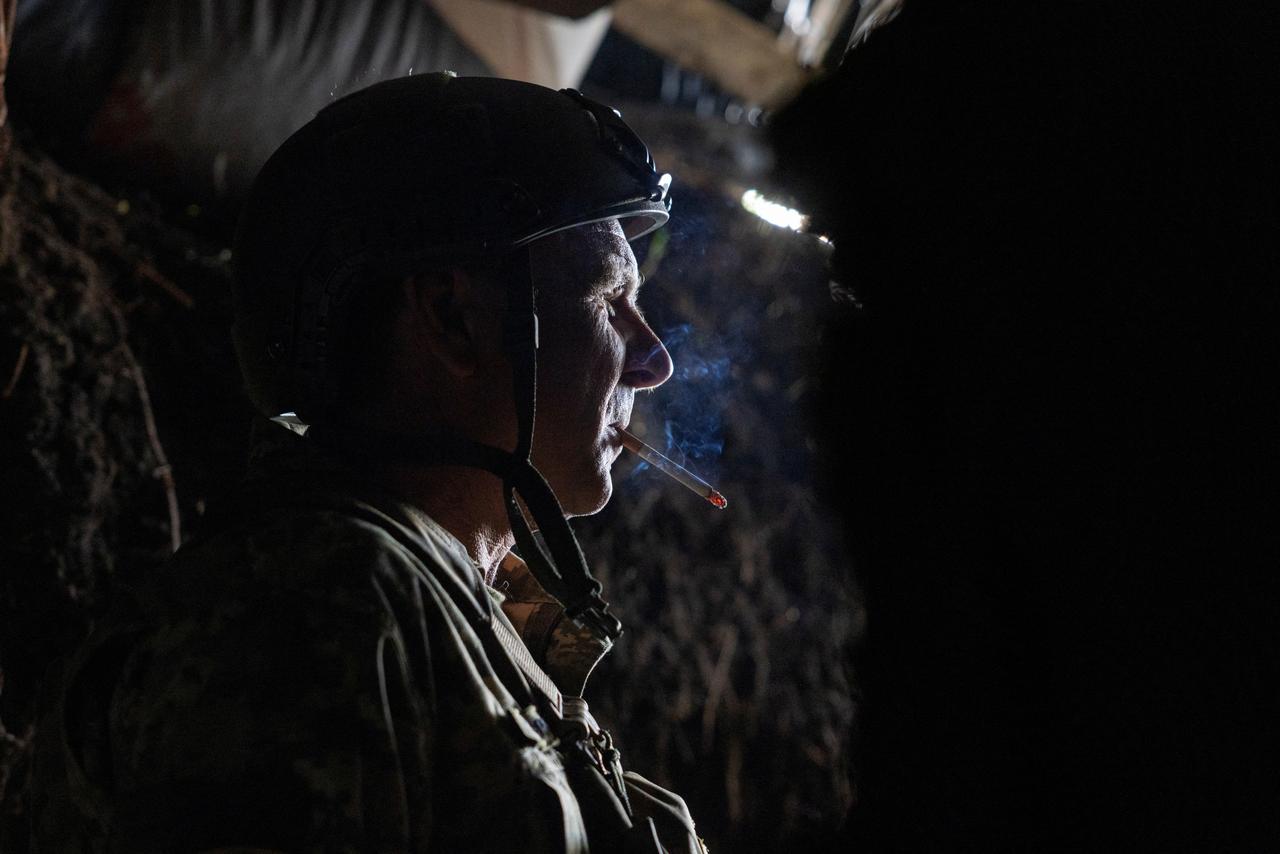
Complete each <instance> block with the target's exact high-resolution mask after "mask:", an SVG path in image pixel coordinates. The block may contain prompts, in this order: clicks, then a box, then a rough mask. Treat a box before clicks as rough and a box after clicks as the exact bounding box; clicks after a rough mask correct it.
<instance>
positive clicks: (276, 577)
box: [170, 492, 471, 591]
mask: <svg viewBox="0 0 1280 854" xmlns="http://www.w3.org/2000/svg"><path fill="white" fill-rule="evenodd" d="M470 566H471V565H470V560H469V558H468V557H467V555H466V554H465V551H464V550H463V549H462V547H461V544H459V543H458V542H457V541H456V540H454V539H453V538H452V537H451V536H450V535H448V533H447V532H445V531H444V530H443V529H441V528H439V526H437V525H434V524H430V525H427V524H417V523H416V522H415V519H414V517H412V516H410V514H409V511H408V508H406V507H405V506H403V505H399V504H396V503H394V502H391V501H386V500H381V501H377V502H374V501H370V500H368V499H366V498H363V497H361V496H359V495H357V494H354V493H342V492H326V493H315V494H308V495H301V496H297V497H296V498H295V499H292V500H288V501H280V502H273V503H265V504H261V505H259V506H254V507H250V508H249V509H247V510H244V511H242V512H240V513H239V515H238V517H236V518H234V519H232V520H230V521H229V522H228V521H226V520H223V521H221V522H219V521H215V523H214V525H213V526H211V529H210V530H208V531H206V532H204V533H203V534H202V535H201V536H198V537H197V539H196V540H195V541H193V542H192V543H190V544H188V545H187V546H184V547H183V548H182V549H180V550H179V551H178V553H177V554H176V555H175V556H174V559H173V560H172V562H171V564H170V571H172V572H174V573H176V574H180V575H184V576H190V575H195V576H200V577H207V578H210V579H212V580H215V581H216V582H217V583H219V584H220V585H224V586H225V585H241V586H245V585H247V586H254V587H259V588H264V587H265V588H269V589H273V590H281V589H283V590H289V589H293V588H301V589H307V590H314V589H315V588H316V587H317V586H321V587H324V588H326V589H330V590H335V591H336V590H344V589H350V588H352V587H353V586H356V587H360V588H364V587H367V586H368V584H369V582H370V580H371V579H374V578H382V579H383V580H384V581H385V580H387V579H400V580H404V581H409V580H413V579H419V578H421V576H422V573H423V570H425V571H426V573H427V575H428V576H429V577H432V578H438V577H439V576H441V575H442V574H443V575H445V576H454V577H456V576H458V575H460V574H462V573H465V572H468V571H470Z"/></svg>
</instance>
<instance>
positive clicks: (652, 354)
mask: <svg viewBox="0 0 1280 854" xmlns="http://www.w3.org/2000/svg"><path fill="white" fill-rule="evenodd" d="M674 369H675V367H674V366H673V365H672V363H671V354H670V353H668V352H667V348H666V347H664V346H662V342H661V341H659V340H658V336H657V335H655V334H654V332H653V330H652V329H650V328H649V324H647V323H644V322H641V323H640V324H639V329H637V331H636V334H635V335H634V336H633V337H632V339H631V340H630V341H629V342H627V364H626V367H625V368H624V369H623V372H622V381H623V382H624V383H626V384H627V385H629V386H632V387H633V388H657V387H658V386H660V385H662V384H663V383H665V382H666V381H667V380H669V379H671V372H672V371H673V370H674Z"/></svg>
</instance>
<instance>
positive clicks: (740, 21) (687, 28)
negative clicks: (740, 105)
mask: <svg viewBox="0 0 1280 854" xmlns="http://www.w3.org/2000/svg"><path fill="white" fill-rule="evenodd" d="M613 26H614V28H615V29H617V30H618V31H619V32H621V33H624V34H625V35H627V36H629V37H630V38H632V39H634V40H636V41H637V42H639V43H640V44H642V45H644V46H645V47H647V48H649V49H650V50H652V51H653V52H654V53H657V54H659V55H660V56H662V57H664V58H666V59H669V60H671V61H672V62H674V63H676V64H677V65H680V66H682V67H684V68H687V69H689V70H690V71H692V72H695V73H697V74H701V75H703V76H705V77H708V78H710V79H711V80H713V81H714V82H715V83H716V85H717V86H719V87H720V88H721V89H723V90H724V91H726V92H729V93H731V94H733V95H735V96H737V97H739V98H741V99H743V100H744V101H746V102H748V103H750V104H757V105H759V106H762V107H766V108H774V107H780V106H782V105H783V104H785V103H786V102H787V101H789V100H790V99H791V98H793V97H794V96H795V95H796V94H797V93H798V92H799V91H800V90H801V89H802V88H804V85H805V84H806V83H808V82H809V80H810V77H811V74H810V72H808V71H806V70H805V69H804V68H801V67H800V65H799V64H798V63H797V62H796V59H795V57H794V55H792V54H791V53H790V52H789V51H787V50H786V49H785V48H784V47H783V46H781V45H779V43H778V37H777V36H776V35H775V34H774V32H773V31H772V30H770V29H769V28H768V27H766V26H764V25H763V24H761V23H759V22H758V21H755V20H753V19H752V18H750V17H748V16H746V15H744V14H743V13H741V12H739V11H738V10H737V9H735V8H733V7H732V6H730V5H728V4H727V3H724V2H722V0H617V2H616V3H615V4H614V6H613Z"/></svg>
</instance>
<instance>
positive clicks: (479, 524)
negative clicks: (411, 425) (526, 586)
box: [373, 466, 515, 584]
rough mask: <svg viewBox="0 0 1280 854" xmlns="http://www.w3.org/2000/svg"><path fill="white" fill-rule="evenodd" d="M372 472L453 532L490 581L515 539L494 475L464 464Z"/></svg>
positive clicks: (403, 497)
mask: <svg viewBox="0 0 1280 854" xmlns="http://www.w3.org/2000/svg"><path fill="white" fill-rule="evenodd" d="M373 475H374V477H375V479H376V480H377V481H378V482H379V483H381V484H382V485H383V486H385V487H386V488H388V489H390V490H391V491H393V492H394V493H396V494H397V495H399V496H400V497H401V498H402V499H404V500H405V501H407V502H408V503H410V504H412V505H413V506H415V507H417V508H418V509H419V510H422V511H423V512H424V513H426V514H427V515H428V516H430V517H431V518H432V519H433V520H434V521H435V522H436V523H437V524H438V525H440V527H442V528H444V529H445V530H446V531H448V532H449V533H450V534H453V535H454V536H455V537H457V538H458V540H459V542H461V543H462V545H463V546H464V547H465V548H466V550H467V554H469V555H470V556H471V560H472V561H473V562H474V563H475V564H476V566H477V567H478V568H479V569H480V572H481V574H482V575H483V576H484V580H485V583H486V584H492V583H493V579H494V577H495V575H496V574H497V572H498V565H499V564H500V563H502V559H503V558H504V557H506V556H507V552H509V551H511V547H512V546H513V545H514V544H515V535H514V534H512V533H511V523H510V522H509V521H508V519H507V509H506V505H505V503H504V502H503V498H502V484H501V482H500V481H499V480H498V478H497V477H495V476H494V475H492V474H490V473H489V472H486V471H481V470H480V469H473V468H467V467H464V466H430V467H405V466H385V467H382V466H380V467H378V469H377V470H376V471H374V472H373Z"/></svg>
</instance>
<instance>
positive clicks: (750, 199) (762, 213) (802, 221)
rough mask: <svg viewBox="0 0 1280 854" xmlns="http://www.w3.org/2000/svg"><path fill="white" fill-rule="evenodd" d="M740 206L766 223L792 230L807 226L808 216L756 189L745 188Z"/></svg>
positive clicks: (800, 229)
mask: <svg viewBox="0 0 1280 854" xmlns="http://www.w3.org/2000/svg"><path fill="white" fill-rule="evenodd" d="M742 206H743V207H744V208H746V209H747V210H749V211H751V212H752V213H753V214H755V215H756V216H758V217H760V218H761V219H762V220H764V221H765V222H767V223H770V224H772V225H776V226H778V227H779V228H789V229H791V230H792V231H804V230H805V229H806V228H807V227H808V226H809V217H807V216H805V215H804V214H802V213H800V211H798V210H795V209H794V208H789V207H787V206H786V205H783V204H779V203H778V202H772V201H769V200H768V199H766V198H765V197H764V196H762V195H760V193H759V192H758V191H756V190H747V191H746V192H745V193H743V194H742Z"/></svg>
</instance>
